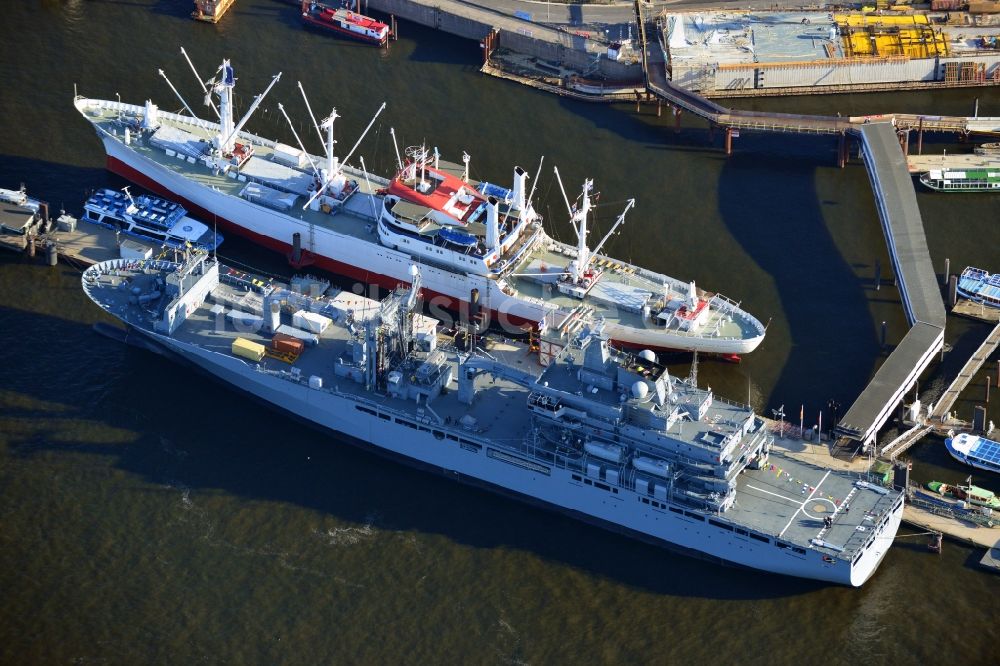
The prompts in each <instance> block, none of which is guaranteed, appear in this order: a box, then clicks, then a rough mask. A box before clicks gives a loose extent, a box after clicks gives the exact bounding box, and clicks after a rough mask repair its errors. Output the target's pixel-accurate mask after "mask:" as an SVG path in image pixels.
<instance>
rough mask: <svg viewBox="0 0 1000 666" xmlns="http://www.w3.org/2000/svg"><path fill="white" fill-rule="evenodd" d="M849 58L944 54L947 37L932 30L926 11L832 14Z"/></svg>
mask: <svg viewBox="0 0 1000 666" xmlns="http://www.w3.org/2000/svg"><path fill="white" fill-rule="evenodd" d="M833 20H834V22H836V24H837V27H838V28H839V29H840V37H841V39H842V40H843V45H844V55H846V56H847V57H848V58H885V57H890V56H903V57H906V58H933V57H935V56H946V55H948V54H949V51H948V40H947V39H946V38H945V36H944V35H943V34H942V33H941V32H934V28H933V27H932V26H931V25H930V22H929V21H928V19H927V16H926V15H925V14H907V15H892V16H877V15H874V14H835V15H834V17H833Z"/></svg>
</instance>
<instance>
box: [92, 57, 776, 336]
mask: <svg viewBox="0 0 1000 666" xmlns="http://www.w3.org/2000/svg"><path fill="white" fill-rule="evenodd" d="M279 77H280V74H279V75H278V76H276V77H274V78H273V79H272V81H271V82H270V85H269V86H268V88H267V89H266V90H265V91H264V92H263V93H262V94H261V95H258V96H257V97H256V98H254V100H253V102H252V104H251V105H250V108H249V109H248V111H247V113H246V114H244V116H243V117H242V118H241V119H240V120H239V122H236V121H235V119H234V116H233V103H232V94H233V88H234V86H235V84H236V77H235V74H234V72H233V69H232V66H231V65H230V63H229V61H225V62H223V65H222V67H220V69H219V72H218V75H217V76H216V78H215V79H214V80H213V81H211V82H209V83H210V85H209V86H208V87H206V101H207V102H212V101H213V100H214V99H218V102H219V104H218V110H217V113H218V116H219V118H218V122H213V121H208V120H202V119H198V118H195V117H193V113H191V115H180V114H172V113H167V112H164V111H161V110H160V109H159V108H158V107H157V105H155V104H153V103H152V102H151V101H147V102H146V104H145V105H144V106H134V105H129V104H122V103H118V102H110V101H104V100H95V99H88V98H83V97H78V98H77V99H76V101H75V104H76V108H77V109H78V110H79V111H80V113H81V114H82V115H83V116H84V117H85V118H86V119H87V120H88V121H89V122H91V123H92V124H93V126H94V128H95V129H96V131H97V134H98V136H99V137H100V138H101V141H102V142H103V144H104V149H105V152H106V153H107V165H108V168H109V169H110V170H111V171H113V172H115V173H117V174H119V175H121V176H123V177H125V178H127V179H129V180H132V181H134V182H137V183H138V184H140V185H142V186H143V187H146V188H148V189H150V190H153V191H155V192H157V193H158V194H161V195H163V196H166V197H169V198H171V199H173V200H177V201H179V202H181V203H182V204H183V205H184V206H186V207H187V208H188V209H189V210H191V211H192V212H193V213H194V214H196V215H197V216H198V217H199V218H201V219H202V220H204V221H205V222H206V223H209V224H212V225H215V224H217V225H218V226H219V227H220V228H222V229H224V230H226V231H229V232H234V233H237V234H239V235H242V236H245V237H247V238H249V239H250V240H252V241H254V242H257V243H259V244H261V245H264V246H266V247H269V248H272V249H274V250H277V251H280V252H283V253H288V254H290V255H291V256H293V258H294V259H295V260H296V261H301V262H302V263H314V264H315V265H316V266H318V267H320V268H323V269H326V270H329V271H332V272H334V273H339V274H342V275H346V276H348V277H350V278H353V279H357V280H359V281H363V282H366V283H374V284H378V285H379V286H381V287H384V288H389V289H391V288H394V287H396V286H397V285H399V284H406V283H407V281H408V275H407V267H408V266H409V265H410V264H411V263H412V262H413V261H418V262H419V263H420V264H421V270H422V273H423V276H424V284H425V291H426V293H427V294H428V297H429V302H430V303H433V304H436V305H438V306H440V307H444V308H448V309H451V310H459V311H464V309H465V308H466V307H468V304H469V303H470V302H471V301H472V300H473V299H474V298H478V305H479V306H481V307H482V308H483V310H484V311H485V312H487V313H489V314H490V315H492V316H493V317H495V318H496V319H497V320H498V321H499V323H500V324H502V325H504V326H507V327H509V328H511V329H521V328H523V327H525V326H530V327H533V328H546V327H554V328H558V327H559V326H561V325H563V324H564V323H565V322H566V321H567V320H568V319H570V318H576V319H580V320H586V321H603V322H604V324H605V330H606V331H607V333H608V335H609V336H610V337H611V339H613V340H615V341H617V342H620V343H622V344H625V345H631V346H641V347H651V348H656V349H680V350H693V351H701V352H707V353H713V354H720V355H739V354H744V353H748V352H750V351H752V350H753V349H755V348H756V347H757V345H758V344H760V342H761V340H763V337H764V333H765V329H764V326H762V325H761V323H760V322H759V321H758V320H757V319H756V318H754V317H753V316H751V315H749V314H747V313H746V312H744V311H743V310H742V309H740V307H739V305H738V304H737V303H735V302H733V301H730V300H729V299H727V298H725V297H723V296H721V295H719V294H712V293H708V292H705V291H703V290H699V289H696V288H695V287H694V285H693V283H689V282H683V281H679V280H675V279H673V278H670V277H667V276H665V275H661V274H658V273H654V272H652V271H649V270H646V269H643V268H641V267H638V266H634V265H630V264H628V263H626V262H621V261H617V260H614V259H612V258H610V257H607V256H605V255H602V254H600V247H597V248H595V250H593V251H592V250H590V249H589V246H588V245H587V224H588V219H587V218H588V215H587V213H588V211H589V210H590V209H589V203H587V200H588V198H589V196H590V191H589V189H587V191H585V192H584V195H583V201H582V202H581V205H580V207H579V209H578V210H577V211H571V215H572V219H573V223H574V226H575V227H576V229H577V232H578V238H579V242H578V243H577V244H576V246H572V245H568V244H564V243H560V242H557V241H555V240H554V239H552V238H550V237H549V236H548V235H547V234H546V233H545V231H544V229H543V227H542V220H541V218H540V216H538V215H537V214H536V213H535V211H534V210H533V208H532V205H531V196H530V194H529V193H526V192H525V189H526V182H525V181H526V178H527V174H526V173H525V172H524V170H523V169H520V168H518V169H515V175H514V182H513V186H512V188H511V189H510V190H507V189H505V188H498V187H496V186H489V185H488V184H485V183H475V182H473V181H471V180H469V179H468V173H467V168H466V169H465V170H464V173H463V172H462V170H461V169H457V168H453V167H451V166H449V165H448V164H445V163H442V162H440V160H439V158H438V157H437V156H436V151H435V156H434V157H433V159H432V158H431V156H430V154H429V152H428V151H426V150H422V151H419V152H411V151H408V152H407V157H408V159H407V161H406V163H404V162H403V160H402V159H401V158H400V160H399V164H398V166H399V167H400V171H399V173H397V175H396V176H395V177H394V178H392V179H389V180H386V179H382V178H377V177H375V176H372V175H370V174H368V173H367V172H366V171H365V170H364V168H363V167H364V161H363V159H361V158H358V159H359V160H360V163H361V167H362V168H360V169H357V168H352V167H349V166H347V163H348V161H349V160H351V159H352V157H354V156H355V155H356V151H357V149H358V146H359V145H360V142H361V140H362V139H363V138H364V136H365V134H366V133H367V132H368V129H366V130H365V133H364V134H362V136H361V138H359V139H358V141H357V142H356V143H355V144H354V146H353V148H352V149H351V150H350V151H349V152H348V153H347V154H346V155H345V156H344V158H343V159H338V158H337V156H335V155H334V143H335V142H334V141H333V122H334V120H335V119H336V117H337V114H336V112H335V111H334V112H332V113H331V114H330V115H329V117H328V118H327V119H326V120H324V121H322V123H317V124H316V130H317V132H318V133H319V135H320V137H321V138H322V140H323V150H324V154H323V155H322V156H314V155H312V154H310V153H309V152H308V151H307V150H306V148H305V146H304V144H303V142H302V141H301V137H299V136H298V134H296V135H295V137H296V143H297V145H298V147H297V148H296V147H292V146H288V145H285V144H282V143H279V142H275V141H271V140H268V139H265V138H262V137H259V136H255V135H252V134H250V133H248V132H246V131H244V129H243V128H244V126H245V125H246V122H247V121H248V119H249V118H250V116H251V115H252V113H253V112H254V110H255V109H256V108H257V107H258V106H259V104H260V103H261V101H262V100H263V99H264V97H265V95H267V94H268V92H269V91H270V90H271V88H272V87H273V86H274V85H275V83H276V82H277V81H278V79H279ZM181 101H182V102H183V103H184V106H185V107H186V108H188V109H189V111H190V107H188V105H187V103H186V102H184V100H183V99H182V98H181ZM307 103H308V100H307ZM384 106H385V105H382V108H384ZM212 108H213V109H215V106H214V105H213V106H212ZM279 108H281V107H280V105H279ZM381 110H382V109H381V108H380V109H379V112H381ZM282 112H284V110H283V108H282ZM311 113H312V111H311V108H310V114H311ZM377 115H378V114H377V113H376V116H377ZM374 122H375V118H373V119H372V121H371V122H370V123H369V125H368V128H369V129H370V128H371V127H372V124H373V123H374ZM293 132H294V128H293ZM466 167H467V164H466ZM463 176H464V177H463ZM489 188H492V189H489ZM497 194H500V195H501V196H496V195H497ZM567 205H569V202H568V200H567ZM300 250H301V252H300ZM473 294H475V296H474V295H473Z"/></svg>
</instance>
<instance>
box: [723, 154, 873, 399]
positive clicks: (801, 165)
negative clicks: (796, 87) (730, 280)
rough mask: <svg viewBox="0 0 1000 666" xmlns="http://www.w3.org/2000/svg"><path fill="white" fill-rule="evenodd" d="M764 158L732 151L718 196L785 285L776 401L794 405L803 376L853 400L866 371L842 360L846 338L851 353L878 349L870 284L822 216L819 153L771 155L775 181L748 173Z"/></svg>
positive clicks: (746, 241)
mask: <svg viewBox="0 0 1000 666" xmlns="http://www.w3.org/2000/svg"><path fill="white" fill-rule="evenodd" d="M798 148H801V146H799V147H798ZM761 160H762V157H761V155H760V154H759V153H755V154H747V153H736V154H734V155H733V156H731V157H730V158H729V159H728V160H727V161H726V163H725V165H724V166H723V167H722V170H721V173H720V177H719V196H718V201H719V213H720V215H721V217H722V220H723V222H724V223H725V225H726V226H727V228H728V229H729V232H730V233H731V234H732V235H733V237H734V238H735V239H736V240H737V241H738V242H739V243H740V245H741V246H742V248H743V249H744V250H745V251H746V252H747V254H748V255H749V256H750V257H751V258H752V259H753V260H754V261H755V262H756V263H757V264H758V265H759V266H760V267H761V268H762V269H763V270H764V272H765V273H767V274H768V275H770V276H771V277H772V279H773V280H774V282H775V283H776V284H777V285H779V286H780V288H779V290H778V294H779V298H780V299H781V302H782V310H784V312H785V313H786V317H787V325H788V327H789V333H790V336H791V345H790V349H789V355H788V358H787V360H786V362H785V364H784V367H783V368H782V371H781V373H780V375H779V377H778V380H777V381H776V383H775V385H774V389H773V391H772V399H771V400H770V402H772V403H774V404H781V403H788V404H792V403H793V402H795V397H796V396H797V395H801V391H800V389H799V387H801V386H802V384H803V382H811V381H819V382H822V383H823V384H824V385H826V386H829V387H830V391H831V393H833V395H831V396H829V397H830V398H833V399H836V400H837V401H839V402H841V403H842V404H843V405H848V404H850V402H851V401H852V400H853V399H854V398H855V397H856V396H857V395H858V392H859V391H860V390H861V388H862V387H863V386H864V383H865V382H866V380H867V379H868V378H867V377H859V376H858V374H857V372H856V370H857V368H856V367H854V366H853V365H852V364H850V363H840V362H838V355H839V354H840V353H842V351H843V344H844V341H845V340H850V341H851V345H852V351H851V354H852V355H853V356H856V357H861V358H875V357H876V356H878V354H879V342H878V339H877V336H876V335H873V331H875V329H876V327H875V325H874V322H873V321H872V317H871V313H870V311H869V308H868V300H867V298H866V292H865V287H864V285H863V284H862V283H861V281H860V280H859V279H858V277H857V275H856V274H855V273H854V271H853V270H852V268H851V265H850V264H849V263H848V262H847V261H846V260H845V259H844V258H843V256H842V255H841V253H840V251H839V249H838V248H837V246H836V244H835V243H834V241H833V238H832V237H831V235H830V232H829V230H828V228H827V226H826V224H825V223H824V215H823V211H822V208H821V206H820V205H819V201H820V197H819V196H818V194H817V191H816V185H815V176H816V160H815V158H810V157H805V156H797V155H792V156H787V157H783V158H782V159H780V160H774V159H769V160H768V161H767V169H768V172H769V174H771V175H772V176H773V177H774V179H775V180H774V181H773V182H770V183H768V182H763V183H762V181H761V180H760V179H759V178H751V177H748V174H749V173H751V172H753V171H754V170H758V169H760V168H761V166H760V165H761ZM832 304H835V306H834V307H835V308H836V312H835V313H833V312H831V306H832ZM817 341H821V342H820V344H817Z"/></svg>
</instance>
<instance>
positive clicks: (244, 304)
mask: <svg viewBox="0 0 1000 666" xmlns="http://www.w3.org/2000/svg"><path fill="white" fill-rule="evenodd" d="M230 274H231V272H230V271H228V270H221V271H220V266H219V265H218V263H217V262H216V261H215V260H214V259H212V258H210V257H207V256H205V255H202V254H197V253H196V254H194V255H192V256H191V257H189V258H188V259H186V260H185V261H184V262H183V263H172V262H165V261H125V260H114V261H109V262H104V263H101V264H98V265H96V266H93V267H91V268H90V269H88V270H87V271H86V272H85V273H84V275H83V287H84V290H85V291H86V293H87V294H88V296H89V297H90V298H91V299H92V300H93V301H94V302H95V303H96V304H97V305H99V306H100V307H101V308H102V309H104V310H105V311H106V312H108V313H109V314H111V315H112V316H114V317H117V318H118V319H120V320H121V321H122V322H123V323H124V324H125V325H126V327H127V332H123V333H122V334H121V335H122V337H124V339H125V341H127V342H132V343H134V344H138V345H139V346H146V347H148V348H151V349H153V350H154V351H158V352H161V353H167V354H168V355H171V356H175V357H178V358H180V359H183V360H184V361H187V362H189V363H191V364H193V365H195V366H197V367H198V368H200V369H202V370H204V371H205V372H207V373H209V374H210V375H212V376H214V377H216V378H218V379H220V380H221V381H223V382H225V383H226V384H227V385H229V386H231V387H234V388H236V389H238V390H240V391H244V392H246V393H249V394H250V395H252V396H254V397H256V398H258V399H260V400H262V401H263V402H265V403H267V404H270V405H272V406H274V407H276V408H279V409H281V410H283V411H286V412H288V413H290V414H293V415H295V416H296V417H298V418H300V419H303V420H305V421H308V422H310V423H312V424H314V425H316V426H317V427H319V428H321V429H324V430H327V431H329V432H331V433H335V434H337V435H338V436H341V437H346V438H348V440H349V441H351V442H353V443H355V444H358V445H361V446H364V447H368V448H372V449H374V450H376V451H378V452H379V453H382V454H386V455H389V456H391V457H394V458H397V459H400V460H402V461H404V462H407V463H409V464H413V465H416V466H418V467H421V468H425V469H429V470H432V471H435V472H437V473H443V474H444V475H445V476H447V477H448V478H454V479H459V480H462V481H465V482H468V483H471V484H474V485H478V486H481V487H485V488H488V489H491V490H495V491H501V492H503V493H505V494H508V495H514V496H516V497H518V498H521V499H525V500H528V501H530V502H532V503H536V504H540V505H542V506H545V507H548V508H552V509H556V510H559V511H563V512H565V513H567V514H569V515H571V516H574V517H577V518H581V519H584V520H586V521H588V522H592V523H595V524H598V525H600V526H603V527H606V528H608V529H612V530H615V531H619V532H622V533H625V534H628V535H631V536H635V537H638V538H640V539H643V540H647V541H650V542H654V543H658V544H661V545H667V546H670V547H673V548H677V549H681V550H682V551H685V552H688V553H693V554H696V555H700V556H703V557H707V558H709V559H711V560H715V561H721V562H726V563H731V564H736V565H741V566H745V567H750V568H754V569H760V570H764V571H770V572H776V573H781V574H788V575H793V576H800V577H805V578H814V579H819V580H825V581H831V582H835V583H841V584H845V585H853V586H858V585H861V584H862V583H864V582H865V581H866V580H867V579H868V578H869V577H870V576H871V575H872V573H873V572H874V571H875V569H876V568H877V567H878V565H879V563H880V562H881V561H882V560H883V558H884V557H885V554H886V552H887V550H888V548H889V546H890V545H891V543H892V539H893V537H894V535H895V533H896V530H897V528H898V525H899V521H900V518H901V516H902V506H903V497H902V494H901V493H900V492H898V491H896V490H892V489H889V488H884V487H881V486H878V485H875V484H874V483H870V482H868V481H866V480H864V479H862V478H860V477H857V476H855V475H851V474H848V473H845V472H838V471H833V470H829V469H823V468H819V467H816V466H814V465H811V464H807V463H803V462H799V461H796V460H793V459H791V458H788V457H786V456H784V455H783V454H781V453H780V452H777V451H774V450H773V437H772V436H771V434H770V433H769V431H768V430H767V427H766V425H765V424H764V423H763V421H762V420H761V419H760V418H758V417H756V416H755V415H754V413H753V411H752V410H751V409H750V408H748V407H746V406H744V405H738V404H735V403H731V402H728V401H726V400H723V399H721V398H719V397H718V396H716V395H714V394H713V393H712V391H711V390H704V389H700V388H698V387H697V386H695V385H694V383H693V382H691V381H689V380H688V381H686V380H681V379H679V378H677V377H673V376H671V375H670V374H669V373H668V372H667V369H666V368H665V366H662V365H660V364H659V363H658V362H657V361H656V357H655V355H653V354H652V353H651V352H649V351H643V352H642V353H640V354H638V355H635V356H633V355H629V354H624V353H621V352H618V351H615V350H614V349H612V348H611V347H609V346H608V344H607V341H606V340H605V339H604V338H603V337H601V334H600V330H599V329H597V330H588V329H583V330H581V331H579V333H578V334H577V335H575V336H573V338H572V340H570V341H568V343H567V345H566V346H565V348H564V349H563V350H562V351H561V352H560V353H559V354H557V355H556V357H555V358H554V359H552V361H551V362H550V363H549V364H548V365H547V366H546V367H544V368H543V367H542V366H541V365H540V364H539V363H538V359H537V357H535V356H534V355H533V354H532V352H531V350H530V348H529V347H528V346H527V345H520V344H515V343H510V342H508V341H505V340H502V339H500V338H489V337H486V338H481V339H479V340H478V342H477V343H476V344H475V345H474V349H475V351H471V352H470V351H462V347H460V346H455V342H456V341H453V340H452V339H451V338H449V337H447V336H444V335H443V334H438V333H437V332H436V330H435V326H434V323H435V322H433V320H429V319H428V318H427V317H424V316H422V315H420V314H418V313H417V304H418V303H417V301H418V295H419V294H420V293H421V291H422V289H421V273H420V271H419V269H417V268H416V266H410V267H409V268H408V270H407V274H408V281H409V282H410V284H411V285H412V287H411V288H410V289H409V290H398V291H396V292H394V293H393V294H392V295H390V297H388V298H387V299H386V300H384V301H382V302H377V301H367V300H366V299H365V300H366V302H361V301H359V300H358V299H359V297H357V296H355V295H350V297H348V298H346V299H345V295H344V294H336V295H333V296H328V295H324V296H319V295H307V294H303V293H299V292H296V291H295V290H293V289H291V288H287V287H283V286H281V285H279V284H276V283H274V282H273V281H271V280H258V281H257V282H256V283H257V284H259V285H260V288H259V290H257V291H246V290H244V289H243V288H242V285H244V284H245V281H243V282H238V283H236V282H233V281H232V280H231V279H229V278H228V277H227V276H229V275H230ZM234 284H237V285H240V287H239V288H237V287H233V286H232V285H234ZM466 348H467V347H466ZM289 350H290V351H289ZM848 507H849V508H848ZM664 575H669V574H667V573H665V574H664Z"/></svg>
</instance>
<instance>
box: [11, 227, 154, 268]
mask: <svg viewBox="0 0 1000 666" xmlns="http://www.w3.org/2000/svg"><path fill="white" fill-rule="evenodd" d="M4 239H5V240H6V239H11V240H12V242H0V248H3V249H7V250H11V251H15V252H18V253H23V252H25V251H26V248H27V247H28V243H27V240H26V239H25V242H23V243H17V242H13V241H16V240H18V239H23V237H20V236H5V237H4ZM34 240H35V253H36V255H37V256H38V257H39V259H38V261H42V260H43V258H44V256H45V252H46V248H47V246H48V245H49V244H50V243H55V245H56V252H57V254H58V257H59V259H61V260H62V261H64V262H65V263H67V264H69V265H70V266H73V267H75V268H78V269H81V270H82V269H83V268H86V267H87V266H91V265H93V264H96V263H99V262H102V261H107V260H108V259H117V258H119V257H120V256H121V249H120V247H119V246H120V239H119V237H118V234H116V233H115V232H114V231H112V230H110V229H108V228H106V227H102V226H99V225H96V224H91V223H88V222H79V221H78V222H77V224H76V229H75V230H74V231H59V230H53V231H50V232H48V233H46V234H42V235H38V236H35V237H34ZM129 241H130V242H131V243H132V245H133V246H135V247H140V246H141V247H143V248H151V249H152V250H153V252H154V253H155V252H156V248H155V247H154V245H153V243H150V242H142V241H138V240H136V239H134V238H131V237H130V238H129Z"/></svg>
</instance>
